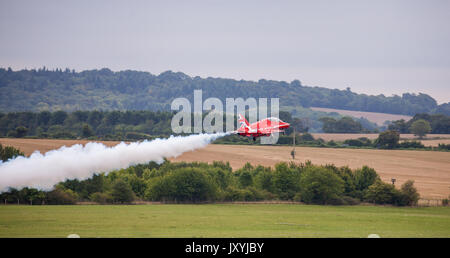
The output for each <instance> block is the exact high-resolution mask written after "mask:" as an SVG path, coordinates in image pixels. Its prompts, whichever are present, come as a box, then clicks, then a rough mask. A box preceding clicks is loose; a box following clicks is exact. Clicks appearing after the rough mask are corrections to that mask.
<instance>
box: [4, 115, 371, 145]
mask: <svg viewBox="0 0 450 258" xmlns="http://www.w3.org/2000/svg"><path fill="white" fill-rule="evenodd" d="M173 115H174V112H168V111H167V112H166V111H157V112H153V111H74V112H66V111H55V112H49V111H41V112H30V111H26V112H9V113H1V112H0V137H17V138H21V137H25V136H28V137H38V138H66V139H75V138H88V139H89V138H91V139H95V138H96V139H103V140H140V139H152V138H154V137H156V136H169V135H171V134H172V130H171V120H172V117H173ZM203 115H204V116H206V115H207V113H204V114H203ZM279 117H280V119H281V120H283V121H285V122H288V123H290V124H291V128H289V129H288V130H287V131H286V133H287V134H291V133H292V132H293V130H294V129H295V131H296V132H308V131H309V129H310V127H309V126H310V125H309V121H306V120H304V119H301V118H298V117H292V115H291V114H290V113H289V112H286V111H280V112H279ZM191 119H192V121H191V124H193V119H194V116H193V115H192V116H191ZM326 119H327V120H323V121H324V126H323V127H324V128H325V129H326V130H328V128H334V125H329V123H328V121H330V120H332V119H334V118H328V117H327V118H326ZM226 120H227V119H226V118H225V115H224V117H223V130H224V131H225V130H226ZM338 121H339V122H338V124H339V126H340V127H339V132H356V131H355V130H357V132H369V131H370V130H369V129H365V128H364V127H363V126H362V125H361V124H360V123H359V122H358V121H356V120H353V119H352V118H350V117H344V118H342V119H340V120H338ZM233 122H234V126H235V128H237V124H236V121H235V120H233Z"/></svg>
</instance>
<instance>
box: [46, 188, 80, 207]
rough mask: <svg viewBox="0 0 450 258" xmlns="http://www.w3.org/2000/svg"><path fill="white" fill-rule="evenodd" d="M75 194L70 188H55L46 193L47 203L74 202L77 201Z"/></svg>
mask: <svg viewBox="0 0 450 258" xmlns="http://www.w3.org/2000/svg"><path fill="white" fill-rule="evenodd" d="M77 199H78V198H77V195H76V193H74V192H73V191H72V190H69V189H67V190H63V189H60V188H56V189H55V190H53V191H50V192H48V193H47V203H48V204H56V205H61V204H75V203H76V202H77Z"/></svg>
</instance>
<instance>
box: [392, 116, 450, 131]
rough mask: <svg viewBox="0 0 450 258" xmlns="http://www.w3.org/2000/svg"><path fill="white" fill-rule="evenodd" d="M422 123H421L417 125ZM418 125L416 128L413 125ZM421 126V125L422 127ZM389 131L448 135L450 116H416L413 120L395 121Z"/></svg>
mask: <svg viewBox="0 0 450 258" xmlns="http://www.w3.org/2000/svg"><path fill="white" fill-rule="evenodd" d="M418 121H420V122H419V123H417V122H418ZM414 123H416V125H415V126H413V124H414ZM420 124H421V125H420ZM388 129H389V130H395V131H398V132H399V133H414V134H415V133H416V132H417V133H418V134H422V132H425V133H432V134H448V133H450V116H448V115H447V116H446V115H442V114H416V115H415V116H414V117H413V118H412V119H410V120H408V121H405V120H404V119H401V120H396V121H393V122H392V123H391V124H389V126H388Z"/></svg>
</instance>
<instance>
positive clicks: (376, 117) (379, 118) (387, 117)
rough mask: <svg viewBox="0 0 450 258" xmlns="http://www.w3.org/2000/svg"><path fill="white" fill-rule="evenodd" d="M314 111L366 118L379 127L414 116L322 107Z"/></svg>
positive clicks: (313, 108) (314, 108) (315, 108)
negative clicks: (385, 123)
mask: <svg viewBox="0 0 450 258" xmlns="http://www.w3.org/2000/svg"><path fill="white" fill-rule="evenodd" d="M311 109H312V110H315V111H322V112H328V113H330V112H336V113H338V114H341V115H344V116H353V117H356V118H361V117H363V118H365V119H367V120H369V121H370V122H372V123H376V124H378V125H383V124H384V122H386V121H395V120H400V119H404V120H405V121H408V120H410V119H411V118H412V116H406V115H394V114H387V113H377V112H363V111H353V110H344V109H334V108H320V107H311Z"/></svg>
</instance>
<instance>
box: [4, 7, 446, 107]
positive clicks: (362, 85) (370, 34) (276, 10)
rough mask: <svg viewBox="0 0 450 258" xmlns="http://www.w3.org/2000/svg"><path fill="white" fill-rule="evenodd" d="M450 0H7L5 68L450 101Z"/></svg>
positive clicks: (5, 12) (5, 11)
mask: <svg viewBox="0 0 450 258" xmlns="http://www.w3.org/2000/svg"><path fill="white" fill-rule="evenodd" d="M449 46H450V1H446V0H428V1H422V0H383V1H375V0H372V1H363V0H355V1H348V0H341V1H333V0H329V1H261V0H260V1H256V0H255V1H244V0H241V1H237V0H227V1H225V0H223V1H214V0H210V1H206V0H201V1H199V0H193V1H181V0H180V1H167V0H165V1H92V0H91V1H84V0H82V1H80V0H77V1H61V0H55V1H48V0H44V1H22V0H19V1H18V0H0V66H1V67H12V68H13V69H14V70H17V69H23V68H39V67H42V66H46V67H48V68H51V69H52V68H63V69H64V68H66V67H68V68H70V69H75V70H77V71H80V70H84V69H100V68H103V67H108V68H110V69H112V70H114V71H119V70H125V69H133V70H141V71H148V72H151V73H153V74H159V73H161V72H163V71H166V70H172V71H181V72H184V73H186V74H188V75H191V76H197V75H198V76H201V77H208V76H211V77H226V78H234V79H246V80H258V79H261V78H264V79H273V80H284V81H291V80H293V79H299V80H300V81H302V83H303V84H304V85H309V86H323V87H328V88H339V89H344V88H346V87H351V88H352V90H353V91H355V92H358V93H367V94H381V93H383V94H385V95H387V96H389V95H391V94H401V93H404V92H414V93H418V92H423V93H427V94H430V95H431V96H432V97H434V98H435V99H436V100H438V102H439V103H442V102H448V101H450V50H449Z"/></svg>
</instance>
